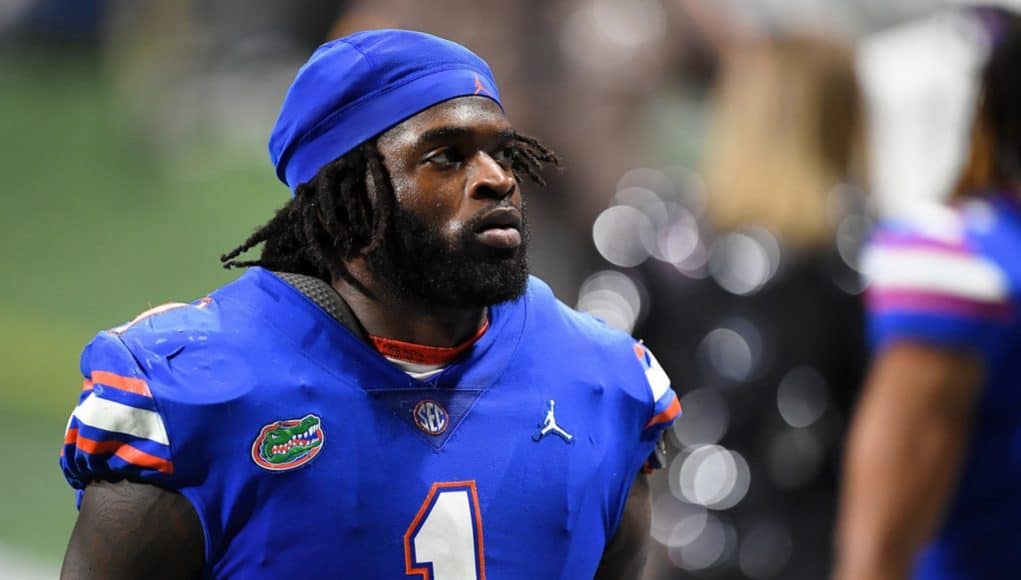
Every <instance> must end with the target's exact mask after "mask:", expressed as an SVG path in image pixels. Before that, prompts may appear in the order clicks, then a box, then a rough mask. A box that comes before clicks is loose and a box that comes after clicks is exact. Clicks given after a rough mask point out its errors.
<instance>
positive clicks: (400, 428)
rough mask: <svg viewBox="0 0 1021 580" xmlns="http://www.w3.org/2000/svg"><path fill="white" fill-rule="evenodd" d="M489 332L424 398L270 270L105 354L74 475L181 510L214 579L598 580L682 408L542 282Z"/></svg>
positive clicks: (78, 429)
mask: <svg viewBox="0 0 1021 580" xmlns="http://www.w3.org/2000/svg"><path fill="white" fill-rule="evenodd" d="M489 320H490V326H489V329H488V330H487V331H486V333H485V334H484V335H483V336H482V337H481V338H480V339H479V340H478V342H476V343H475V344H474V345H473V346H472V347H471V348H470V350H469V351H468V352H466V353H465V354H463V355H462V356H461V358H460V359H458V360H457V361H455V362H454V363H452V364H450V365H449V366H448V367H446V369H445V370H444V371H443V372H441V373H440V374H438V375H436V376H433V377H430V378H429V379H428V380H424V381H420V380H417V379H414V378H412V377H410V376H409V375H408V374H407V373H405V372H404V371H402V370H401V369H400V368H398V367H397V366H395V365H394V364H392V363H391V362H389V361H387V360H386V359H385V358H383V357H382V356H381V355H380V354H379V353H377V352H376V351H375V350H373V348H372V347H371V346H369V345H368V344H366V343H365V342H363V341H362V340H360V339H359V338H357V337H356V336H355V335H353V334H352V333H351V332H350V331H349V330H348V329H347V328H345V327H344V326H342V325H341V324H339V323H338V322H337V321H336V320H335V319H334V318H333V317H332V316H331V315H329V314H327V313H326V312H325V311H324V310H323V309H321V308H320V307H319V306H318V305H316V304H315V303H314V302H312V301H311V300H310V299H309V298H308V297H306V296H305V295H304V294H302V293H301V292H299V291H298V290H296V289H295V288H294V287H292V286H290V285H289V284H287V283H286V282H284V281H283V280H281V279H280V278H279V277H277V276H276V275H274V274H272V273H271V272H268V271H266V270H263V269H261V268H252V269H250V270H249V271H248V272H247V273H246V274H245V275H244V276H242V277H241V278H239V279H238V280H237V281H235V282H234V283H231V284H229V285H227V286H225V287H223V288H221V289H219V290H217V291H216V292H214V293H212V294H211V295H210V296H209V297H207V298H205V299H203V300H200V301H197V302H194V303H192V304H171V305H167V306H164V307H160V308H159V309H157V311H156V312H150V313H146V314H144V315H143V316H141V317H139V319H136V320H135V321H132V322H131V323H129V324H127V325H125V326H123V327H120V328H116V329H113V330H111V331H108V332H103V333H100V334H99V335H98V336H97V337H96V338H95V339H94V340H93V341H92V342H91V343H90V344H89V345H88V346H87V347H86V348H85V351H84V353H83V355H82V374H83V375H84V377H85V384H84V389H83V391H82V394H81V397H80V400H79V404H78V406H77V407H76V408H75V410H74V413H73V414H72V416H71V419H70V422H69V424H68V430H67V435H66V437H65V444H64V448H63V451H62V455H61V465H62V468H63V470H64V473H65V476H66V477H67V479H68V481H69V482H70V483H71V485H72V486H73V487H75V488H76V489H78V490H82V489H84V487H85V486H86V485H87V484H88V483H89V482H90V481H93V480H95V479H111V478H118V477H124V476H130V477H132V478H134V479H141V480H144V481H149V482H151V483H153V484H156V485H160V486H163V487H165V488H168V489H173V490H176V491H179V492H180V493H181V494H183V495H184V496H185V497H187V498H188V499H189V500H190V502H191V503H192V505H193V506H194V507H195V510H196V512H197V513H198V516H199V519H200V520H201V523H202V527H203V530H204V532H205V550H206V553H205V558H206V575H207V577H210V578H245V579H248V578H282V577H288V576H290V575H293V574H294V573H295V571H296V570H300V573H301V574H302V575H303V576H305V577H313V578H384V579H398V578H408V577H412V578H426V579H430V580H470V579H483V578H489V579H490V580H500V579H520V578H533V579H537V580H538V579H547V578H548V579H554V578H563V579H578V578H591V577H592V576H593V574H594V573H595V571H596V568H597V566H598V564H599V561H600V557H601V555H602V552H603V549H604V547H605V545H606V543H607V541H608V540H609V539H610V538H611V537H612V536H613V534H614V533H615V531H616V529H617V526H618V523H619V520H620V518H621V514H622V512H623V508H624V504H625V501H626V499H627V495H628V492H629V489H630V486H631V484H632V482H633V480H634V479H635V476H636V474H637V473H638V472H639V470H640V468H641V467H642V464H643V462H644V461H645V459H646V457H647V456H648V455H649V454H650V452H651V451H652V450H653V448H654V446H655V443H656V440H657V438H658V436H659V434H660V432H661V431H662V429H664V428H665V427H666V426H668V425H669V424H670V423H671V422H672V421H673V420H674V419H675V418H676V417H677V415H678V414H679V412H680V407H679V404H678V402H677V398H676V396H675V395H674V393H673V391H672V390H671V388H670V383H669V380H668V379H667V377H666V375H665V374H664V373H663V371H662V369H661V368H660V366H659V364H658V363H657V362H656V360H655V358H654V357H653V356H652V354H651V353H650V352H649V351H648V350H647V349H646V348H645V347H644V346H643V345H641V344H640V343H637V342H635V341H634V339H632V338H631V337H630V336H628V335H626V334H625V333H622V332H619V331H616V330H613V329H611V328H609V327H607V326H605V325H604V324H603V323H601V322H599V321H597V320H596V319H594V318H591V317H589V316H587V315H584V314H579V313H577V312H575V311H573V310H571V309H569V308H567V307H566V306H564V305H563V304H562V303H560V302H559V301H557V300H556V299H555V298H554V296H553V294H552V293H551V292H550V290H549V288H548V287H547V286H546V285H545V284H543V283H542V282H541V281H539V280H537V279H535V278H532V279H531V280H530V282H529V285H528V289H527V291H526V293H525V294H524V295H523V296H522V297H521V298H519V299H517V300H515V301H512V302H507V303H503V304H499V305H496V306H494V307H492V308H490V311H489ZM80 494H81V491H79V497H80ZM152 525H159V523H158V522H152Z"/></svg>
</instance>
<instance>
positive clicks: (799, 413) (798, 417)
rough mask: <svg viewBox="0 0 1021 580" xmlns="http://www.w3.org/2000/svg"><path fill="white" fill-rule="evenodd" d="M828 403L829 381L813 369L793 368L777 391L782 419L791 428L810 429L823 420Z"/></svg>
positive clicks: (782, 380) (777, 402)
mask: <svg viewBox="0 0 1021 580" xmlns="http://www.w3.org/2000/svg"><path fill="white" fill-rule="evenodd" d="M828 404H829V387H828V386H827V385H826V379H824V378H823V376H822V375H821V374H820V373H819V371H817V370H815V369H814V368H812V367H806V366H802V367H796V368H794V369H791V370H790V371H789V372H788V373H787V374H786V375H784V377H783V379H781V380H780V386H779V387H778V388H777V391H776V406H777V409H778V410H779V411H780V416H781V417H783V420H784V421H786V422H787V424H788V425H790V426H791V427H808V426H809V425H811V424H812V423H815V422H816V421H818V420H819V418H820V417H822V414H823V413H824V412H825V411H826V406H827V405H828Z"/></svg>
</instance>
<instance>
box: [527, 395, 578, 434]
mask: <svg viewBox="0 0 1021 580" xmlns="http://www.w3.org/2000/svg"><path fill="white" fill-rule="evenodd" d="M556 404H557V402H556V401H554V400H553V399H550V400H549V402H548V403H546V419H544V420H543V422H542V423H539V429H538V430H537V431H536V432H535V434H534V435H532V440H533V441H538V440H540V439H542V438H543V437H545V436H546V435H549V434H550V433H552V434H554V435H557V436H558V437H560V438H561V439H563V440H564V441H566V442H567V443H571V442H573V441H574V435H571V434H570V433H568V432H567V431H564V430H563V429H561V428H560V425H557V418H556V417H555V416H554V415H553V407H554V406H556Z"/></svg>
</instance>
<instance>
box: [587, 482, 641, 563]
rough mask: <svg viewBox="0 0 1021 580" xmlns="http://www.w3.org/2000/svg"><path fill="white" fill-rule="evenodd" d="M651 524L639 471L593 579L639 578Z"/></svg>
mask: <svg viewBox="0 0 1021 580" xmlns="http://www.w3.org/2000/svg"><path fill="white" fill-rule="evenodd" d="M651 524H652V504H651V500H650V499H649V480H648V478H647V477H646V476H645V474H644V473H639V474H638V477H636V478H635V481H634V483H632V485H631V491H629V492H628V498H627V503H625V504H624V514H623V515H622V516H621V521H620V526H619V527H618V528H617V532H616V533H615V534H614V536H613V538H612V539H611V540H610V542H609V543H608V544H607V545H606V549H605V550H604V551H603V558H602V560H601V561H600V562H599V569H598V570H597V571H596V576H595V580H604V579H605V580H610V579H616V578H638V577H640V576H641V572H642V568H644V567H645V560H646V556H647V555H648V542H649V527H650V526H651Z"/></svg>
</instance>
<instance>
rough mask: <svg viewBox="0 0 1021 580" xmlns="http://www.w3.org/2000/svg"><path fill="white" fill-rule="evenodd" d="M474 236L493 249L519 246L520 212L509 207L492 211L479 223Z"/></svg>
mask: <svg viewBox="0 0 1021 580" xmlns="http://www.w3.org/2000/svg"><path fill="white" fill-rule="evenodd" d="M475 235H476V237H478V239H479V241H480V242H482V243H483V244H485V245H487V246H490V247H493V248H507V249H510V248H517V247H518V246H520V245H521V212H519V211H518V210H517V209H514V208H511V207H502V208H497V209H494V210H492V211H490V212H489V213H487V214H486V215H485V216H483V217H482V219H481V220H480V221H479V224H478V226H476V228H475Z"/></svg>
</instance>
